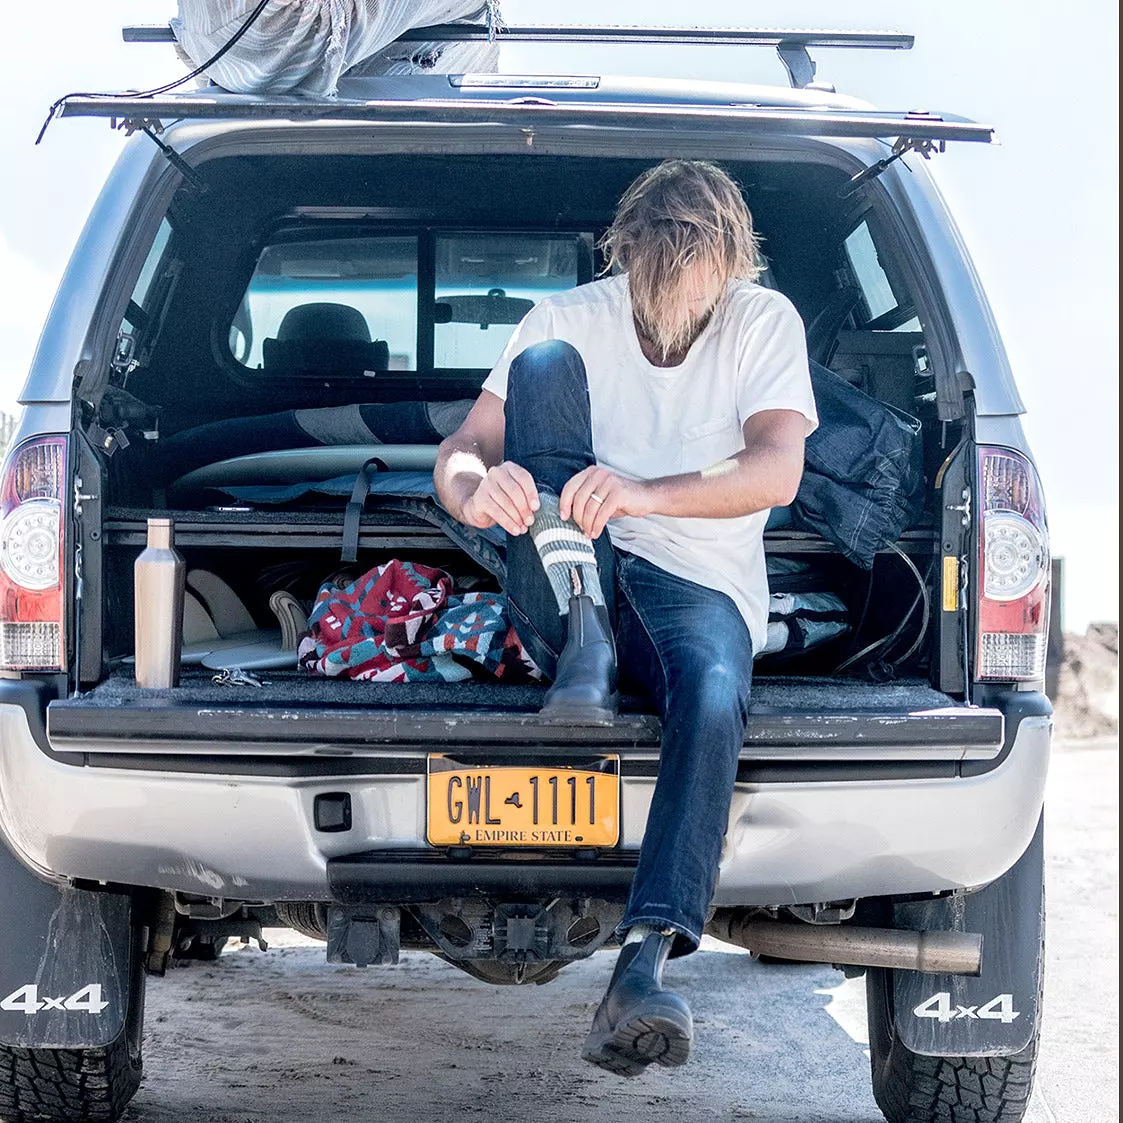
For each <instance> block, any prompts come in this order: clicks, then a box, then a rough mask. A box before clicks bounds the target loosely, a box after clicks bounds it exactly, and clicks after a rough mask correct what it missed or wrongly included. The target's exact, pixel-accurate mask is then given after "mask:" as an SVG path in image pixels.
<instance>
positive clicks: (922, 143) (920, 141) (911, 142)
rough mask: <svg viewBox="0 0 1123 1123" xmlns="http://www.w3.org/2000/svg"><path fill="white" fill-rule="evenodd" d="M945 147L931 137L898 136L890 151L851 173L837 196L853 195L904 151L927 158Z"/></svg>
mask: <svg viewBox="0 0 1123 1123" xmlns="http://www.w3.org/2000/svg"><path fill="white" fill-rule="evenodd" d="M909 116H910V117H912V116H920V114H912V113H910V114H909ZM946 148H947V142H946V141H943V140H933V139H932V138H931V137H910V136H901V137H898V138H897V139H896V141H894V143H893V151H892V153H891V154H890V155H888V156H886V157H884V158H883V159H881V160H878V161H877V162H876V163H873V164H870V166H869V167H868V168H863V169H862V170H861V171H860V172H858V173H857V175H852V176H851V177H850V178H849V179H848V180H847V181H846V182H845V183H844V184H843V185H842V186H841V187H840V188H839V189H838V197H839V198H840V199H845V198H847V197H848V196H850V195H853V194H854V192H855V191H857V190H858V188H859V187H861V186H862V185H863V184H865V183H869V182H870V180H873V179H877V177H878V176H879V175H881V173H882V172H883V171H885V169H886V168H887V167H889V165H890V164H891V163H893V161H894V160H899V159H900V158H901V157H902V156H903V155H904V154H905V153H906V152H919V153H920V155H921V156H923V157H924V159H925V160H927V159H929V157H931V155H932V153H933V152H943V151H944V150H945V149H946Z"/></svg>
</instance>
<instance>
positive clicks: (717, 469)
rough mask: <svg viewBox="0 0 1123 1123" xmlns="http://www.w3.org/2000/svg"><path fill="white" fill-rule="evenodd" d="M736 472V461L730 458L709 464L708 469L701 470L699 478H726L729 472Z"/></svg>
mask: <svg viewBox="0 0 1123 1123" xmlns="http://www.w3.org/2000/svg"><path fill="white" fill-rule="evenodd" d="M736 471H737V461H736V460H734V459H733V458H732V457H728V458H727V459H725V460H719V461H718V462H717V463H716V464H711V465H710V466H709V467H708V468H703V469H702V471H701V473H700V474H701V476H702V478H703V479H708V478H710V477H711V476H728V475H729V473H730V472H736Z"/></svg>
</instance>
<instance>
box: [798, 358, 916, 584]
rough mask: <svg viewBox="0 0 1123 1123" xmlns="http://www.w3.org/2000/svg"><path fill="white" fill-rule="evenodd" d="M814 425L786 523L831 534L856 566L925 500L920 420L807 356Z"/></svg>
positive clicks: (869, 562)
mask: <svg viewBox="0 0 1123 1123" xmlns="http://www.w3.org/2000/svg"><path fill="white" fill-rule="evenodd" d="M811 388H812V390H813V392H814V394H815V406H816V408H817V410H818V412H819V427H818V428H817V429H816V430H815V432H813V433H812V434H811V435H810V436H809V437H808V438H807V442H806V445H805V449H804V471H803V480H802V481H801V483H800V486H799V491H798V493H797V494H796V497H795V502H794V503H793V504H792V506H791V514H792V525H793V526H794V527H795V528H796V529H799V530H810V531H814V532H815V533H816V534H821V535H822V536H823V537H824V538H826V539H828V540H829V541H831V542H833V543H834V544H835V545H836V546H837V547H838V548H839V549H840V550H841V551H842V553H843V554H844V555H845V556H846V557H847V558H849V559H850V560H851V561H852V562H854V563H855V564H856V565H859V566H861V567H862V568H863V569H870V568H872V567H873V560H874V557H875V555H876V554H877V551H878V550H879V549H883V548H884V547H885V546H887V545H888V544H889V543H890V542H896V541H897V539H898V538H900V536H901V532H902V531H904V530H905V529H907V528H908V527H909V526H910V525H911V524H912V523H914V522H915V521H916V520H917V519H918V517H919V516H920V513H921V511H922V509H923V506H924V459H923V445H922V442H921V436H920V422H919V421H917V420H916V419H915V418H913V417H910V416H909V415H908V414H906V413H902V412H901V411H900V410H897V409H895V408H894V407H893V406H891V405H887V404H886V403H884V402H880V401H878V400H877V399H876V398H871V397H870V396H869V395H868V394H864V393H862V391H861V390H858V389H856V388H855V387H853V386H851V385H850V384H849V383H848V382H846V381H845V379H842V378H840V377H839V376H838V375H837V374H835V373H834V372H833V371H830V370H827V368H826V367H824V366H820V365H819V364H818V363H816V362H812V363H811Z"/></svg>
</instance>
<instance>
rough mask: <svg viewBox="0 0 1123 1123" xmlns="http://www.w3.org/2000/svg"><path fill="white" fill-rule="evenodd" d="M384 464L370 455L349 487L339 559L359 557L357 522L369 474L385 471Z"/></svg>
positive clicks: (363, 504)
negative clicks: (349, 493) (349, 492)
mask: <svg viewBox="0 0 1123 1123" xmlns="http://www.w3.org/2000/svg"><path fill="white" fill-rule="evenodd" d="M385 471H386V465H385V463H384V462H383V461H381V460H380V459H379V458H378V457H377V456H372V457H371V458H370V459H369V460H368V461H367V462H366V463H365V464H364V465H363V466H362V467H361V468H360V469H359V474H358V475H357V476H356V477H355V486H354V487H353V488H352V489H351V498H350V499H349V500H348V501H347V507H346V509H345V510H344V512H343V545H342V548H341V550H340V552H339V556H340V560H342V561H345V562H353V561H357V560H358V557H359V524H360V522H361V521H362V518H363V508H364V507H365V506H366V502H367V496H368V495H370V481H371V476H373V475H374V474H375V472H385Z"/></svg>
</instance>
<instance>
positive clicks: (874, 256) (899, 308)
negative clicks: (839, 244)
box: [843, 222, 920, 331]
mask: <svg viewBox="0 0 1123 1123" xmlns="http://www.w3.org/2000/svg"><path fill="white" fill-rule="evenodd" d="M843 248H844V249H845V251H846V260H847V262H848V263H849V265H850V272H851V274H852V275H853V278H854V280H855V281H856V282H857V284H858V288H859V289H860V290H861V293H862V303H863V305H864V307H859V309H858V310H857V313H856V314H857V315H858V317H859V319H860V321H861V326H862V327H864V328H866V329H872V330H882V331H919V330H920V322H919V320H917V319H916V317H915V316H913V315H912V314H911V312H910V311H908V310H906V308H905V306H904V304H902V301H901V300H900V299H898V296H897V294H896V293H895V292H894V290H893V285H892V283H891V282H890V280H889V274H888V273H887V272H886V271H885V268H884V266H883V265H882V264H881V259H880V258H879V257H878V253H877V246H876V245H875V244H874V240H873V235H872V234H871V233H870V228H869V224H868V223H867V222H862V223H860V224H859V225H858V226H857V227H856V228H855V229H854V230H853V232H852V233H851V234H850V236H849V237H848V238H847V239H846V241H845V242H844V243H843Z"/></svg>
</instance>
